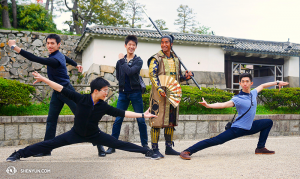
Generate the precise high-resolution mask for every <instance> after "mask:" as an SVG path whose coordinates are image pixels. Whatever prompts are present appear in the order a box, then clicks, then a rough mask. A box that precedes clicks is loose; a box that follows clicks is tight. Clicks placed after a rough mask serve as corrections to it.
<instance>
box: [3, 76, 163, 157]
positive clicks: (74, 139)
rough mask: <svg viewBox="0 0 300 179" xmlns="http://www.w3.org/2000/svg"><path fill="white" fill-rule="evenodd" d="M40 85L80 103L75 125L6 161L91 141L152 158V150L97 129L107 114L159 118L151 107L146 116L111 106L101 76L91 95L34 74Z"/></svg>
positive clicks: (13, 155)
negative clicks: (42, 83)
mask: <svg viewBox="0 0 300 179" xmlns="http://www.w3.org/2000/svg"><path fill="white" fill-rule="evenodd" d="M32 74H33V75H34V76H35V79H36V81H35V82H34V83H33V84H35V83H37V82H45V83H46V84H48V85H49V86H50V87H51V88H53V89H54V90H55V91H57V92H58V93H61V94H63V95H65V96H66V97H68V98H69V99H71V100H72V101H74V102H75V103H76V104H77V108H76V111H75V113H74V114H75V118H74V126H73V127H72V129H71V130H70V131H69V132H66V133H64V134H62V135H59V136H57V137H55V138H53V139H51V140H46V141H43V142H39V143H36V144H33V145H30V146H28V147H25V148H24V149H20V150H18V151H15V152H14V153H12V154H11V155H10V156H9V157H8V158H7V159H6V161H9V162H11V161H16V160H19V159H20V158H27V157H30V156H34V155H36V154H39V153H49V152H50V151H52V150H53V149H55V148H58V147H62V146H65V145H71V144H76V143H82V142H90V143H92V144H93V145H104V146H108V147H112V148H116V149H120V150H125V151H129V152H137V153H143V154H145V156H146V158H152V157H153V155H155V154H153V151H152V150H150V149H147V148H144V147H140V146H138V145H135V144H132V143H130V142H123V141H120V140H117V139H116V138H114V137H112V136H111V135H108V134H106V133H104V132H102V131H101V130H100V129H99V127H98V122H99V121H100V120H101V118H102V116H103V115H105V114H108V115H111V116H114V117H117V116H122V117H130V118H140V117H145V118H150V117H157V116H155V115H153V114H151V113H150V112H149V110H150V108H149V109H148V110H147V111H146V112H145V113H135V112H130V111H124V110H121V109H117V108H114V107H112V106H110V105H108V104H107V103H106V102H105V101H104V99H105V97H106V96H107V94H108V92H109V88H108V87H109V85H110V84H109V83H108V81H106V80H104V79H103V78H101V77H98V78H96V79H95V80H93V81H92V82H91V84H90V87H91V91H92V93H91V94H84V95H82V94H80V93H77V92H76V91H73V90H70V89H68V88H66V87H64V86H62V85H60V84H58V83H55V82H53V81H51V80H49V79H47V78H45V77H43V76H41V75H40V74H39V73H37V72H33V73H32Z"/></svg>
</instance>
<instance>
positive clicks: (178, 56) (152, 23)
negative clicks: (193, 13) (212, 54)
mask: <svg viewBox="0 0 300 179" xmlns="http://www.w3.org/2000/svg"><path fill="white" fill-rule="evenodd" d="M142 9H143V11H144V13H145V14H146V16H147V17H148V19H149V20H150V21H151V23H152V24H153V26H154V27H155V29H156V30H157V32H158V33H159V34H160V35H161V36H163V34H162V33H161V31H160V30H159V28H158V27H157V26H156V24H155V23H154V22H153V21H152V19H151V18H150V17H149V16H148V14H147V12H146V11H145V9H144V8H143V7H142ZM171 50H172V51H173V53H174V54H175V55H176V56H177V57H178V60H179V62H180V64H181V65H182V66H183V68H184V69H185V70H186V71H189V70H188V69H187V68H186V67H185V65H184V64H183V63H182V61H181V60H180V58H179V56H178V55H177V54H176V53H175V51H174V50H173V46H172V47H171ZM191 78H192V80H193V81H194V83H195V84H196V86H197V87H198V88H199V89H200V90H201V87H200V86H199V84H198V83H197V81H196V80H195V78H194V77H193V76H191Z"/></svg>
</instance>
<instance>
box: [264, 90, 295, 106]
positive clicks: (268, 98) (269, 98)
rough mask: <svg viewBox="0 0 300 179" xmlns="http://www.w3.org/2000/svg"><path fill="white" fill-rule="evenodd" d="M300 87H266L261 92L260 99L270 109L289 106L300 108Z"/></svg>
mask: <svg viewBox="0 0 300 179" xmlns="http://www.w3.org/2000/svg"><path fill="white" fill-rule="evenodd" d="M299 96H300V88H282V89H281V90H280V91H279V90H278V89H264V90H262V91H261V92H260V95H259V99H260V100H261V101H262V102H263V103H264V105H265V106H266V107H268V108H270V109H277V108H278V107H288V108H290V109H299V108H300V98H299Z"/></svg>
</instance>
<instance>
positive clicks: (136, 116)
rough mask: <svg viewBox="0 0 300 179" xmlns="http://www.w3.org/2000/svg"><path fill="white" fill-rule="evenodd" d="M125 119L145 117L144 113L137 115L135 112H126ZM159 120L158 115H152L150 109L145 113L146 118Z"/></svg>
mask: <svg viewBox="0 0 300 179" xmlns="http://www.w3.org/2000/svg"><path fill="white" fill-rule="evenodd" d="M125 117H129V118H141V117H143V115H142V113H135V112H131V111H125ZM152 117H154V118H157V116H156V115H153V114H151V113H150V108H148V109H147V111H145V113H144V118H152Z"/></svg>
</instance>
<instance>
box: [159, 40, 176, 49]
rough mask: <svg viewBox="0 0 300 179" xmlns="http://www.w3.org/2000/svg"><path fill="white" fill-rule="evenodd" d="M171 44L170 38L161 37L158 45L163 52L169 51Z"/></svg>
mask: <svg viewBox="0 0 300 179" xmlns="http://www.w3.org/2000/svg"><path fill="white" fill-rule="evenodd" d="M172 45H173V44H171V43H170V39H168V38H163V39H161V42H160V46H161V49H162V51H163V52H170V51H171V47H172Z"/></svg>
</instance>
